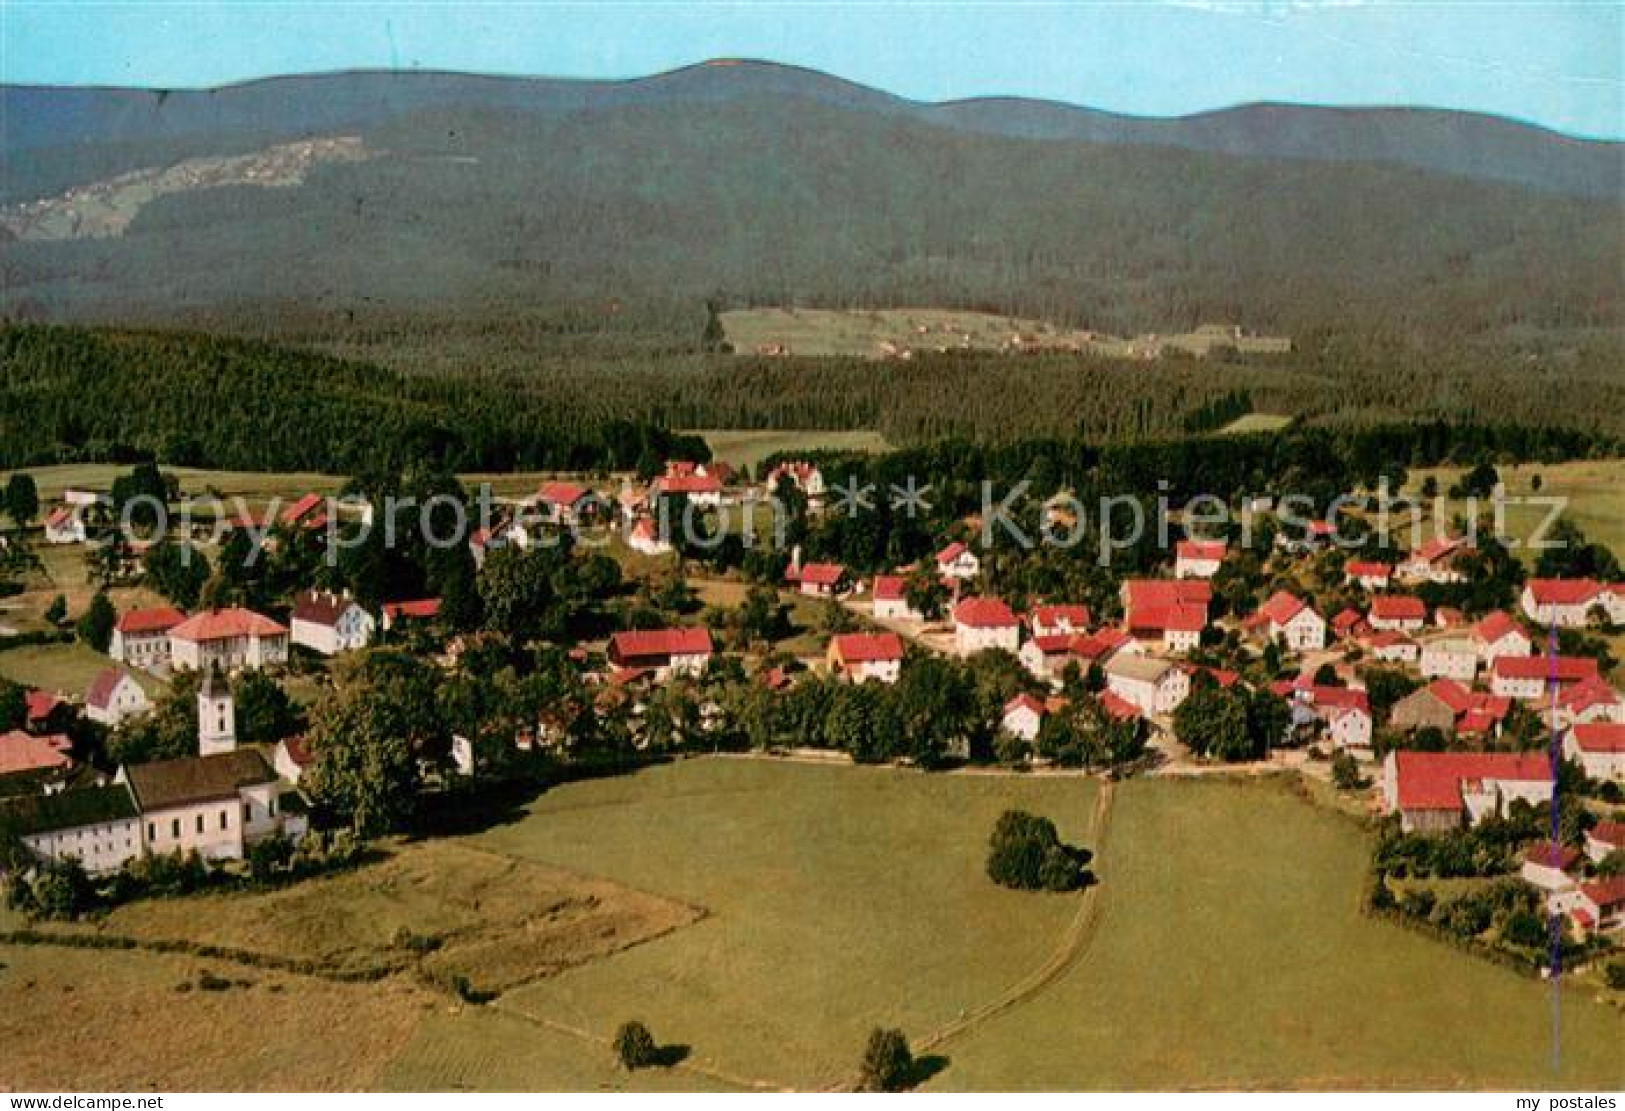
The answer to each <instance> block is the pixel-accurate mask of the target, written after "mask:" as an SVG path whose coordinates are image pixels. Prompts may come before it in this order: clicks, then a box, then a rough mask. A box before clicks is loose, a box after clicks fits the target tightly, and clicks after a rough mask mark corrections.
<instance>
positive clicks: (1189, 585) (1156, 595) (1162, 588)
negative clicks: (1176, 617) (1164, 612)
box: [1121, 579, 1213, 624]
mask: <svg viewBox="0 0 1625 1111" xmlns="http://www.w3.org/2000/svg"><path fill="white" fill-rule="evenodd" d="M1121 596H1122V600H1123V612H1124V614H1126V615H1127V616H1126V618H1125V621H1126V623H1128V624H1132V623H1133V621H1134V616H1133V615H1134V611H1135V610H1137V609H1145V608H1148V607H1152V606H1200V607H1201V608H1202V611H1203V613H1204V614H1205V613H1206V612H1207V607H1208V603H1209V602H1211V601H1212V600H1213V584H1212V583H1210V582H1207V581H1205V580H1202V579H1124V580H1123V587H1122V591H1121Z"/></svg>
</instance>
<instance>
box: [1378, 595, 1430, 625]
mask: <svg viewBox="0 0 1625 1111" xmlns="http://www.w3.org/2000/svg"><path fill="white" fill-rule="evenodd" d="M1368 620H1369V621H1370V622H1371V627H1372V628H1373V629H1376V630H1378V631H1379V632H1388V631H1390V630H1392V631H1397V632H1401V633H1414V632H1419V631H1420V630H1421V629H1422V627H1423V626H1424V625H1426V624H1427V623H1428V608H1427V606H1426V605H1424V604H1423V602H1422V599H1420V598H1418V597H1415V596H1414V595H1411V594H1379V595H1377V597H1375V598H1373V599H1371V613H1370V616H1369V618H1368Z"/></svg>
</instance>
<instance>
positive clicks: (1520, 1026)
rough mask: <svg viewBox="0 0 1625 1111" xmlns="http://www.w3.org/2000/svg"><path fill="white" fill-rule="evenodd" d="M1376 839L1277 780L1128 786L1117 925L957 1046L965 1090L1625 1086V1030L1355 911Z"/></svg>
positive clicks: (1114, 888) (1115, 842)
mask: <svg viewBox="0 0 1625 1111" xmlns="http://www.w3.org/2000/svg"><path fill="white" fill-rule="evenodd" d="M1365 859H1366V846H1365V841H1364V838H1363V836H1362V834H1361V832H1360V830H1359V827H1358V826H1357V825H1355V824H1354V823H1352V822H1351V821H1349V820H1348V819H1345V818H1342V817H1340V816H1337V815H1334V814H1329V813H1326V812H1324V811H1321V810H1319V809H1316V808H1314V807H1312V806H1311V805H1309V804H1308V803H1306V802H1303V801H1302V800H1300V799H1298V798H1295V797H1293V796H1292V795H1291V794H1289V793H1288V792H1287V791H1286V790H1284V789H1283V788H1281V787H1280V786H1278V785H1272V784H1268V783H1251V784H1248V783H1237V782H1211V781H1210V782H1169V781H1161V782H1145V781H1140V782H1134V781H1131V782H1128V783H1125V784H1121V785H1120V786H1119V787H1118V799H1117V803H1116V807H1115V813H1114V817H1113V819H1112V830H1111V837H1110V841H1109V843H1108V846H1107V849H1106V853H1105V859H1104V861H1103V862H1102V865H1101V872H1102V875H1103V876H1104V877H1105V880H1106V884H1105V886H1104V887H1102V888H1101V894H1102V896H1103V908H1104V909H1103V912H1102V919H1101V924H1100V930H1099V933H1098V934H1097V936H1096V937H1095V939H1094V942H1093V944H1092V946H1091V948H1090V949H1089V951H1088V952H1087V953H1086V954H1085V956H1084V958H1083V960H1082V961H1081V962H1080V963H1079V964H1078V965H1077V966H1076V967H1074V968H1073V970H1072V971H1071V972H1070V973H1069V974H1068V975H1067V976H1066V977H1065V978H1064V979H1063V980H1061V981H1060V982H1059V983H1057V984H1056V985H1055V986H1054V987H1052V988H1051V989H1050V990H1049V991H1048V992H1046V993H1044V994H1042V995H1040V996H1039V997H1038V998H1036V999H1035V1000H1033V1001H1032V1003H1030V1004H1029V1005H1028V1006H1026V1007H1024V1008H1022V1009H1020V1010H1017V1011H1014V1012H1012V1013H1010V1014H1008V1015H1005V1016H1003V1017H1001V1018H997V1019H995V1020H994V1021H993V1022H991V1023H990V1024H988V1025H987V1026H985V1027H983V1028H982V1029H981V1030H979V1031H976V1032H974V1033H973V1034H971V1035H969V1036H968V1037H966V1038H965V1039H963V1040H962V1041H959V1042H950V1043H949V1044H947V1045H945V1046H943V1047H942V1050H941V1052H943V1053H944V1054H946V1055H947V1056H948V1057H950V1058H951V1059H952V1062H953V1063H952V1066H951V1068H949V1069H948V1070H947V1071H946V1072H944V1073H942V1074H941V1075H940V1076H939V1077H938V1078H937V1080H936V1082H935V1084H936V1086H937V1087H940V1088H948V1089H978V1090H999V1089H1042V1088H1076V1087H1083V1088H1146V1087H1150V1088H1217V1087H1239V1088H1277V1087H1287V1088H1291V1087H1334V1088H1335V1087H1354V1088H1376V1087H1393V1088H1398V1089H1402V1090H1403V1089H1407V1088H1427V1089H1434V1088H1441V1089H1451V1088H1465V1089H1485V1088H1514V1087H1534V1088H1554V1087H1568V1086H1573V1087H1580V1088H1589V1087H1596V1088H1599V1089H1617V1088H1619V1087H1620V1086H1621V1085H1622V1084H1625V1055H1622V1054H1621V1053H1620V1046H1621V1045H1622V1044H1625V1021H1622V1019H1621V1017H1620V1014H1619V1012H1618V1010H1616V1009H1614V1008H1611V1007H1608V1006H1604V1005H1600V1004H1597V1003H1594V1002H1592V1001H1591V1000H1590V999H1589V998H1587V997H1585V996H1584V995H1582V994H1581V993H1579V992H1574V991H1569V992H1565V994H1564V995H1563V997H1562V1032H1563V1042H1562V1064H1561V1066H1560V1068H1559V1069H1558V1070H1557V1072H1556V1073H1555V1074H1554V1072H1553V1071H1552V1068H1551V1046H1550V1040H1549V1033H1550V1023H1551V989H1550V988H1549V987H1548V986H1546V985H1542V984H1539V983H1536V982H1534V981H1531V980H1527V979H1524V978H1522V977H1519V976H1517V975H1516V974H1514V973H1512V972H1509V971H1506V970H1504V969H1501V968H1499V967H1497V966H1494V965H1492V964H1489V963H1488V962H1486V961H1482V960H1480V959H1478V958H1475V957H1472V956H1470V955H1468V954H1465V953H1462V952H1459V951H1457V950H1455V949H1452V948H1450V947H1449V946H1447V945H1445V944H1442V943H1440V942H1437V941H1433V940H1430V939H1427V938H1423V937H1421V936H1419V935H1416V934H1413V933H1411V932H1409V931H1407V930H1404V929H1403V928H1401V927H1398V926H1395V925H1391V924H1388V923H1384V922H1378V921H1374V920H1372V919H1368V918H1366V917H1364V916H1362V915H1361V913H1360V912H1359V909H1358V898H1359V890H1360V881H1361V875H1362V872H1363V869H1364V866H1365Z"/></svg>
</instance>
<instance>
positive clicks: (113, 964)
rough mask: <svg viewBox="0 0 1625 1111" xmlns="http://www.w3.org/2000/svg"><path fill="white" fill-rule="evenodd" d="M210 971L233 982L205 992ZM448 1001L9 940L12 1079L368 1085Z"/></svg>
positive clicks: (275, 1086) (8, 1059)
mask: <svg viewBox="0 0 1625 1111" xmlns="http://www.w3.org/2000/svg"><path fill="white" fill-rule="evenodd" d="M204 971H208V972H210V973H212V974H213V975H215V976H219V977H222V978H228V979H230V980H232V981H234V983H233V986H232V987H230V988H228V989H227V990H223V991H203V990H200V989H199V988H198V987H197V986H196V985H197V980H198V977H199V974H200V973H202V972H204ZM237 981H241V983H240V984H238V983H236V982H237ZM183 984H184V985H186V986H187V987H186V989H185V990H183V989H182V985H183ZM449 1006H450V1004H449V1003H448V1001H447V998H446V997H445V996H442V995H437V994H433V993H430V992H428V991H425V990H424V989H421V988H418V987H415V986H414V985H413V984H412V983H411V982H410V981H406V980H399V979H397V980H390V981H385V982H384V983H381V984H334V983H329V982H326V981H322V980H312V979H308V978H304V977H298V976H289V975H284V974H281V973H273V972H266V971H263V970H259V969H242V968H238V967H235V966H228V965H224V964H222V963H221V962H218V961H206V960H198V959H196V958H192V957H183V956H169V955H162V954H156V953H117V954H113V953H107V952H101V951H96V950H81V949H64V948H58V947H54V946H53V947H46V946H37V947H35V946H10V945H8V946H0V1045H4V1046H5V1049H4V1051H0V1089H5V1090H8V1091H24V1092H29V1091H34V1092H39V1091H60V1090H64V1089H72V1090H75V1091H93V1090H94V1091H117V1092H139V1091H149V1090H150V1091H160V1092H162V1091H194V1092H198V1091H201V1092H213V1091H221V1090H225V1091H239V1090H261V1091H288V1090H296V1091H360V1090H368V1089H373V1088H376V1087H378V1086H379V1085H380V1084H382V1083H383V1081H382V1078H381V1073H382V1071H383V1068H384V1066H385V1064H386V1063H387V1062H389V1061H390V1060H392V1059H393V1058H395V1057H396V1056H398V1055H399V1054H400V1052H401V1051H402V1049H403V1048H404V1047H405V1046H406V1045H407V1043H408V1039H409V1038H410V1037H411V1035H412V1033H413V1031H414V1030H415V1029H417V1027H418V1024H419V1022H420V1020H421V1019H422V1018H423V1017H424V1016H425V1015H429V1014H433V1013H435V1012H437V1011H444V1010H446V1009H447V1008H448V1007H449Z"/></svg>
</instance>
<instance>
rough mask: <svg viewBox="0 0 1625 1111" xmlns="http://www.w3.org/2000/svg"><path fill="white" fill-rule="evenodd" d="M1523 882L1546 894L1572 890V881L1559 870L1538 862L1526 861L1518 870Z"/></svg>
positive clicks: (1570, 877) (1571, 878)
mask: <svg viewBox="0 0 1625 1111" xmlns="http://www.w3.org/2000/svg"><path fill="white" fill-rule="evenodd" d="M1518 874H1519V875H1520V876H1521V877H1523V881H1524V882H1525V883H1528V884H1533V885H1534V886H1535V887H1538V888H1540V889H1541V890H1542V891H1546V892H1556V891H1571V890H1573V889H1574V886H1575V884H1574V879H1573V877H1572V876H1570V875H1568V874H1567V873H1566V872H1564V871H1563V869H1561V868H1553V867H1552V866H1551V865H1550V864H1541V863H1540V862H1538V861H1534V860H1526V861H1524V862H1523V867H1522V868H1520V869H1518Z"/></svg>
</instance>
